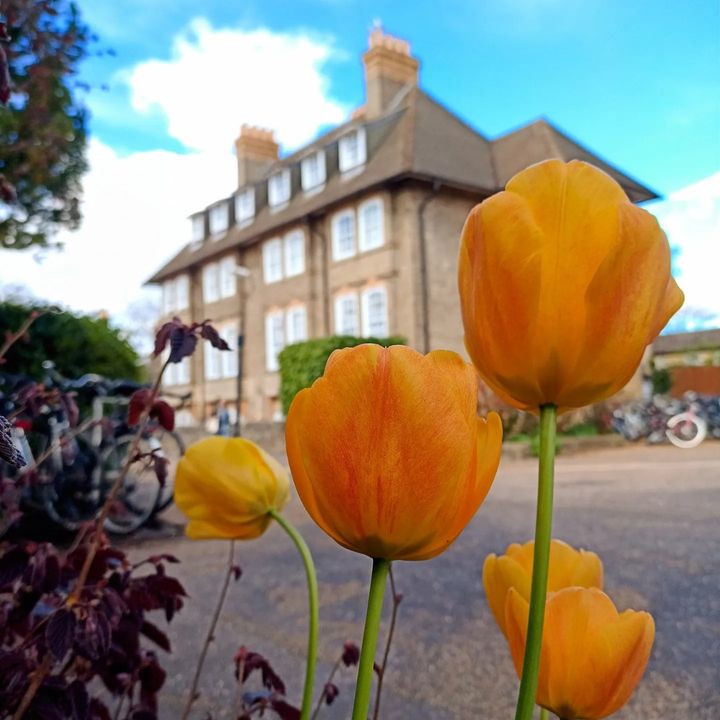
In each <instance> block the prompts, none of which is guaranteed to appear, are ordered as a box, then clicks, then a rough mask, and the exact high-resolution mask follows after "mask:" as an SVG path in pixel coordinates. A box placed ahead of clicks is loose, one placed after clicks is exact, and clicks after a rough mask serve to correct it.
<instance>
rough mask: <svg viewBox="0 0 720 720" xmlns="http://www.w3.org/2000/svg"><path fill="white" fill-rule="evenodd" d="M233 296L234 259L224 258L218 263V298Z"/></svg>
mask: <svg viewBox="0 0 720 720" xmlns="http://www.w3.org/2000/svg"><path fill="white" fill-rule="evenodd" d="M234 294H235V258H234V257H226V258H224V259H223V260H221V261H220V297H224V298H225V297H232V296H233V295H234Z"/></svg>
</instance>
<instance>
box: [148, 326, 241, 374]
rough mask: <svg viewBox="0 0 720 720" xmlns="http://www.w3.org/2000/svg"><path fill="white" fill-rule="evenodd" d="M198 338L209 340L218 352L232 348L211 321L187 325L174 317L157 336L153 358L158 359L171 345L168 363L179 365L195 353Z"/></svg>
mask: <svg viewBox="0 0 720 720" xmlns="http://www.w3.org/2000/svg"><path fill="white" fill-rule="evenodd" d="M198 337H201V338H203V339H204V340H207V341H208V342H209V343H210V344H211V345H212V346H213V347H214V348H217V349H218V350H230V346H229V345H228V344H227V343H226V342H225V341H224V340H223V339H222V338H221V337H220V334H219V333H218V331H217V330H216V329H215V328H214V327H213V326H212V325H210V321H209V320H203V321H202V322H201V323H192V324H191V325H185V324H184V323H183V322H182V320H180V318H177V317H174V318H173V319H172V320H170V321H169V322H166V323H165V324H164V325H163V326H162V327H161V328H160V329H159V330H158V331H157V333H156V335H155V349H154V350H153V356H154V357H158V356H159V355H161V354H162V353H163V351H164V350H165V348H166V347H167V346H168V343H170V354H169V355H168V362H171V363H179V362H180V361H181V360H182V359H183V358H186V357H189V356H190V355H192V354H193V352H194V351H195V346H196V345H197V341H198Z"/></svg>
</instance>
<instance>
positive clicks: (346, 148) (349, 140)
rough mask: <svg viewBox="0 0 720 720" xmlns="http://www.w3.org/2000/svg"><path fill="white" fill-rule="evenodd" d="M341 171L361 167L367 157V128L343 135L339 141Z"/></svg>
mask: <svg viewBox="0 0 720 720" xmlns="http://www.w3.org/2000/svg"><path fill="white" fill-rule="evenodd" d="M339 154H340V156H339V165H340V172H345V171H346V170H352V169H353V168H356V167H360V166H361V165H363V164H364V163H365V160H366V159H367V145H366V141H365V128H362V127H361V128H358V129H357V130H353V131H352V132H349V133H348V134H347V135H343V136H342V137H341V138H340V142H339Z"/></svg>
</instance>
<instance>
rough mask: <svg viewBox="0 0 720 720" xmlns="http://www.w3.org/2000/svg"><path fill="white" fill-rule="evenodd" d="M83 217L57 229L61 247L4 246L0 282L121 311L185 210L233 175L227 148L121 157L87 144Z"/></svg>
mask: <svg viewBox="0 0 720 720" xmlns="http://www.w3.org/2000/svg"><path fill="white" fill-rule="evenodd" d="M88 160H89V164H90V170H89V172H88V174H87V175H86V176H85V180H84V200H83V223H82V227H81V228H80V230H78V231H76V232H62V233H60V234H59V235H58V237H57V240H58V241H60V242H62V243H64V244H65V248H64V250H63V251H61V252H58V251H47V252H44V253H43V255H44V257H43V258H42V262H41V263H40V264H38V262H37V260H36V257H37V255H38V253H37V252H32V251H31V252H19V251H4V252H3V253H2V263H0V283H2V285H7V284H13V283H20V282H21V283H23V284H24V285H26V286H28V287H29V289H30V290H31V291H32V292H33V293H34V294H35V295H36V296H37V297H40V298H46V299H48V300H49V301H51V302H56V303H59V304H62V305H64V306H69V307H71V308H74V309H78V310H82V311H88V312H91V311H97V310H107V311H109V312H110V314H111V315H121V314H122V313H123V312H124V311H125V309H126V307H127V306H128V304H129V303H131V302H132V301H133V300H136V299H137V298H138V297H140V296H141V295H142V289H141V286H142V283H143V282H144V281H145V280H147V278H148V277H149V276H150V275H151V274H152V273H153V272H154V271H155V270H156V269H157V268H158V267H159V266H160V265H161V264H162V263H163V262H165V261H166V260H167V259H169V258H170V257H171V256H172V255H174V254H175V253H176V252H177V251H178V250H180V249H181V248H182V247H183V246H184V245H185V243H186V242H187V241H188V240H189V237H190V228H189V223H188V221H187V215H188V214H189V213H190V212H192V211H193V210H195V209H197V208H199V207H203V206H205V205H206V204H208V203H210V202H212V201H213V200H216V199H217V198H219V197H222V196H223V195H227V194H228V192H229V190H230V189H231V188H232V187H233V184H234V181H235V171H236V165H235V161H234V159H233V157H232V155H231V154H230V153H229V152H228V153H226V154H225V155H222V154H213V153H209V152H208V153H192V154H188V155H182V154H178V153H172V152H166V151H164V150H155V151H151V152H142V153H134V154H131V155H128V156H126V157H119V156H118V155H117V154H116V153H115V152H114V151H113V150H112V148H110V147H108V146H107V145H104V144H103V143H101V142H99V141H98V140H92V141H91V142H90V146H89V152H88Z"/></svg>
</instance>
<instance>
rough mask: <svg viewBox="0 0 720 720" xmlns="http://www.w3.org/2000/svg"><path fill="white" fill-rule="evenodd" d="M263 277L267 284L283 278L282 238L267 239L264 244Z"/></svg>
mask: <svg viewBox="0 0 720 720" xmlns="http://www.w3.org/2000/svg"><path fill="white" fill-rule="evenodd" d="M263 278H264V280H265V284H266V285H269V284H270V283H274V282H278V281H279V280H282V279H283V244H282V240H281V239H280V238H272V239H271V240H266V241H265V243H264V244H263Z"/></svg>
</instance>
